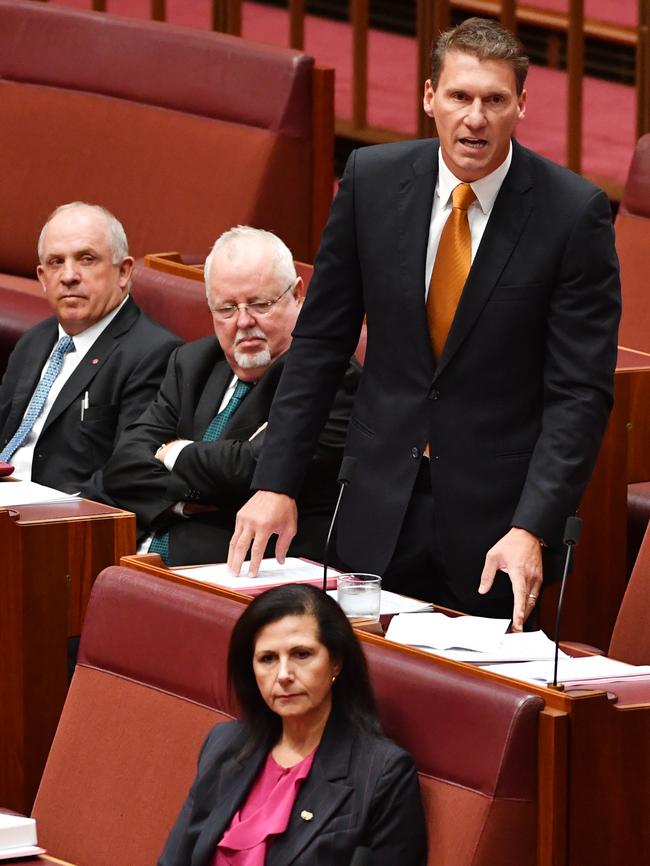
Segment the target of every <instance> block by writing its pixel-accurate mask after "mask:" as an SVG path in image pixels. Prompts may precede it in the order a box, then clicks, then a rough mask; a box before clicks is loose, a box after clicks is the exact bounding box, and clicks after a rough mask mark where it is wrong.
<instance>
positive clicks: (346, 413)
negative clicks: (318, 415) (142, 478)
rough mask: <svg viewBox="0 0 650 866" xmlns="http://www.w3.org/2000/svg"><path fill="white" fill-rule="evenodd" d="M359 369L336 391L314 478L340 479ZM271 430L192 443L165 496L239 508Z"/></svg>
mask: <svg viewBox="0 0 650 866" xmlns="http://www.w3.org/2000/svg"><path fill="white" fill-rule="evenodd" d="M359 372H360V368H359V365H358V364H357V363H356V361H353V362H352V363H351V364H350V365H349V366H348V369H347V371H346V373H345V376H344V377H343V381H342V383H341V385H340V387H339V389H338V391H337V393H336V396H335V399H334V403H333V405H332V407H331V410H330V412H329V415H328V417H327V420H326V422H325V425H324V427H323V429H322V431H321V433H320V436H319V439H318V443H317V446H316V449H315V453H314V455H313V457H312V460H311V465H310V467H309V472H310V474H316V475H318V474H319V470H320V469H322V470H323V472H324V476H325V478H324V479H323V480H325V479H326V478H327V476H329V480H331V477H332V476H333V475H334V476H335V475H336V472H337V469H336V467H334V469H332V468H331V466H330V464H331V462H332V460H335V461H336V462H337V465H338V462H339V461H340V454H341V450H342V449H343V446H344V444H345V437H346V434H347V427H348V421H349V419H350V412H351V409H352V401H353V399H354V394H355V392H356V388H357V385H358V381H359ZM266 436H267V430H266V429H265V430H263V431H262V432H261V433H259V434H258V435H257V436H255V437H254V439H252V440H248V439H246V440H243V441H242V440H241V439H232V438H228V437H227V436H226V437H225V438H223V439H220V440H218V441H217V442H194V443H192V444H191V445H187V446H186V447H185V448H183V450H182V451H181V453H180V455H179V456H178V459H177V460H176V463H175V464H174V468H173V470H172V472H171V474H170V476H169V486H168V489H167V498H168V499H170V500H172V501H185V500H190V499H191V500H194V501H196V502H201V503H209V504H211V505H216V506H218V507H224V508H228V507H230V508H232V507H235V508H237V507H239V506H240V505H241V504H243V503H244V502H245V501H246V499H247V498H248V496H249V495H250V486H251V481H252V479H253V473H254V472H255V467H256V465H257V461H258V459H259V457H260V454H261V453H263V452H264V448H263V446H264V445H265V441H266Z"/></svg>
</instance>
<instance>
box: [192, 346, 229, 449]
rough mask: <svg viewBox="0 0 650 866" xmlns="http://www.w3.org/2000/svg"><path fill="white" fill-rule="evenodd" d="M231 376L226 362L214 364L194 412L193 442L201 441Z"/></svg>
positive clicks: (217, 408)
mask: <svg viewBox="0 0 650 866" xmlns="http://www.w3.org/2000/svg"><path fill="white" fill-rule="evenodd" d="M233 375H234V374H233V371H232V370H231V369H230V366H229V365H228V363H227V362H226V361H223V360H222V361H221V362H220V363H219V362H217V363H215V365H214V367H213V369H212V372H211V373H210V374H209V376H208V378H207V380H206V383H205V386H204V388H203V391H202V393H201V396H200V398H199V402H198V404H197V406H196V412H195V413H194V429H193V431H192V438H193V439H194V441H195V442H199V441H200V440H201V439H203V434H204V433H205V431H206V430H207V428H208V425H209V423H210V421H212V419H213V418H214V416H215V415H216V414H217V411H218V410H219V405H220V404H221V401H222V399H223V395H224V392H225V390H226V388H227V387H228V385H229V384H230V380H231V379H232V377H233Z"/></svg>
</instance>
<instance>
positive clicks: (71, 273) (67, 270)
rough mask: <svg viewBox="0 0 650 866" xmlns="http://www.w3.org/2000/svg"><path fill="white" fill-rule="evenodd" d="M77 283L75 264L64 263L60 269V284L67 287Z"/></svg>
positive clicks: (71, 262) (77, 275) (70, 262)
mask: <svg viewBox="0 0 650 866" xmlns="http://www.w3.org/2000/svg"><path fill="white" fill-rule="evenodd" d="M78 281H79V269H78V267H77V264H76V262H73V261H67V260H66V261H65V262H64V263H63V267H62V269H61V282H62V283H65V284H66V285H69V284H71V283H76V282H78Z"/></svg>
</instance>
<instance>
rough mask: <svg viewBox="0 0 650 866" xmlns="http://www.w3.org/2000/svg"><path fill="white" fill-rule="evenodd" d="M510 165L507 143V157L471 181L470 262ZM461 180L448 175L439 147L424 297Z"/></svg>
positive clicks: (427, 291)
mask: <svg viewBox="0 0 650 866" xmlns="http://www.w3.org/2000/svg"><path fill="white" fill-rule="evenodd" d="M511 162H512V142H510V150H509V151H508V156H507V157H506V158H505V160H504V161H503V162H502V163H501V165H500V166H499V167H498V168H495V170H494V171H493V172H491V173H490V174H488V175H486V176H485V177H482V178H481V179H480V180H475V181H473V182H472V183H471V184H470V186H471V187H472V189H473V191H474V195H475V196H476V200H475V201H473V202H472V204H471V205H470V206H469V208H468V210H467V219H468V222H469V231H470V234H471V237H472V261H474V256H475V255H476V251H477V250H478V247H479V244H480V243H481V238H482V237H483V232H484V231H485V227H486V226H487V222H488V219H489V218H490V214H491V213H492V208H493V207H494V202H495V200H496V197H497V195H498V193H499V190H500V189H501V184H502V183H503V181H504V180H505V177H506V175H507V174H508V169H509V168H510V163H511ZM459 183H463V181H462V180H458V178H457V177H456V176H455V175H453V174H452V173H451V171H450V170H449V169H448V168H447V164H446V163H445V161H444V159H443V158H442V148H441V149H440V150H438V181H437V183H436V191H435V193H434V195H433V207H432V208H431V225H430V227H429V242H428V244H427V260H426V265H425V270H424V296H425V298H426V296H427V295H428V293H429V284H430V282H431V273H432V271H433V263H434V262H435V260H436V253H437V252H438V244H439V243H440V235H441V234H442V230H443V228H444V225H445V223H446V222H447V219H448V217H449V214H450V213H451V211H452V200H451V194H452V192H453V191H454V189H455V188H456V187H457V186H458V184H459Z"/></svg>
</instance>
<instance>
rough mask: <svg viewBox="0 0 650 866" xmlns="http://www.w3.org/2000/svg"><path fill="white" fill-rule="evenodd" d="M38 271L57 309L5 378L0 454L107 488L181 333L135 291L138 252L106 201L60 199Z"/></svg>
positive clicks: (28, 339)
mask: <svg viewBox="0 0 650 866" xmlns="http://www.w3.org/2000/svg"><path fill="white" fill-rule="evenodd" d="M38 257H39V261H40V264H39V265H38V268H37V274H38V278H39V280H40V281H41V284H42V286H43V291H44V292H45V295H46V297H47V300H48V301H49V303H50V304H51V306H52V308H53V310H54V312H55V316H54V317H53V318H51V319H46V320H45V321H44V322H41V323H39V324H38V325H36V326H35V327H33V328H31V329H30V330H29V331H28V332H27V333H26V334H25V335H24V336H23V337H22V338H21V339H20V340H19V342H18V343H17V345H16V348H15V349H14V351H13V352H12V354H11V357H10V358H9V363H8V365H7V370H6V372H5V375H4V378H3V380H2V385H1V386H0V449H1V453H0V460H3V461H7V462H11V463H12V464H13V465H14V466H15V470H16V471H15V475H16V477H17V478H21V479H27V480H29V479H31V480H32V481H37V482H39V483H40V484H45V485H48V486H49V487H55V488H57V489H59V490H63V491H65V492H67V493H81V494H82V495H83V496H85V497H87V498H89V499H93V498H99V499H101V498H102V492H101V470H102V467H103V465H104V463H105V462H106V460H107V459H108V457H109V456H110V454H111V452H112V450H113V446H114V444H115V442H116V441H117V438H118V436H119V434H120V433H121V431H122V430H123V429H124V427H126V426H127V424H129V423H130V422H131V421H133V420H134V419H135V418H136V417H137V416H138V415H139V414H140V413H141V412H142V409H143V407H144V406H146V405H147V403H148V402H149V401H150V400H152V399H153V397H154V396H155V394H156V391H157V389H158V386H159V384H160V380H161V379H162V376H163V374H164V372H165V366H166V364H167V360H168V358H169V355H170V353H171V352H172V350H173V349H174V348H175V347H176V346H178V345H179V344H180V342H181V341H180V340H179V339H178V338H177V337H175V336H174V335H173V334H171V333H169V331H166V330H165V329H164V328H163V327H161V326H160V325H157V324H155V323H154V322H152V321H151V320H150V319H148V318H147V316H146V315H145V314H144V313H143V312H142V311H141V310H139V309H138V307H137V306H136V305H135V303H134V302H133V300H132V299H131V297H130V295H129V285H130V279H131V271H132V269H133V259H132V257H131V256H130V255H129V251H128V245H127V239H126V234H125V233H124V229H123V227H122V225H121V224H120V223H119V222H118V220H117V219H116V218H115V217H114V216H113V215H112V214H111V213H109V212H108V211H107V210H105V209H104V208H102V207H99V206H96V205H88V204H84V203H82V202H73V203H71V204H66V205H62V206H61V207H59V208H57V209H56V210H55V211H54V213H53V214H52V215H51V216H50V217H49V219H48V221H47V222H46V223H45V226H44V227H43V229H42V231H41V235H40V238H39V241H38Z"/></svg>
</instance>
